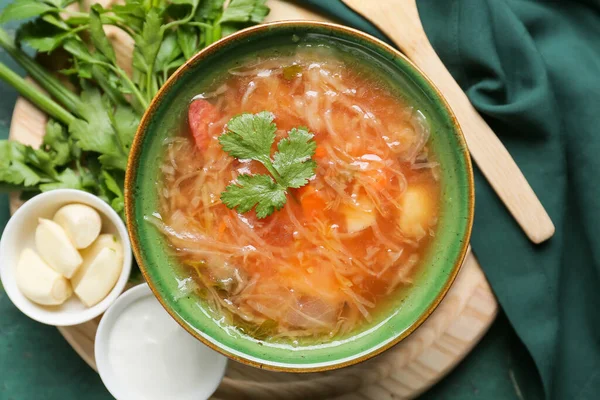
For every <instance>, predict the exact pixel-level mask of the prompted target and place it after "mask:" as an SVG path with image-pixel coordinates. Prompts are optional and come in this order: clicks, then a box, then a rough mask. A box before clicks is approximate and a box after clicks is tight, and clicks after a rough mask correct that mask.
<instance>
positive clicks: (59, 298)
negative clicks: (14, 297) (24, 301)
mask: <svg viewBox="0 0 600 400" xmlns="http://www.w3.org/2000/svg"><path fill="white" fill-rule="evenodd" d="M16 275H17V287H18V288H19V290H20V291H21V293H23V295H25V297H27V298H28V299H29V300H31V301H33V302H35V303H38V304H42V305H49V306H50V305H59V304H62V303H64V302H65V300H67V299H68V298H69V297H70V296H71V294H72V293H73V289H72V288H71V284H70V283H69V281H68V280H67V279H66V278H65V277H64V276H62V275H61V274H59V273H58V272H56V271H55V270H53V269H52V268H50V266H48V264H46V263H45V262H44V260H42V259H41V258H40V256H38V255H37V253H36V252H35V251H33V250H31V249H25V250H23V252H22V253H21V258H19V263H18V264H17V274H16Z"/></svg>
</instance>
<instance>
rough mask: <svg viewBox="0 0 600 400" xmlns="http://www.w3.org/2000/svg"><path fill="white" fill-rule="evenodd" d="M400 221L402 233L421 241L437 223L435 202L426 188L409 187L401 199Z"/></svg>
mask: <svg viewBox="0 0 600 400" xmlns="http://www.w3.org/2000/svg"><path fill="white" fill-rule="evenodd" d="M400 206H401V207H402V210H401V211H400V219H399V221H398V224H399V226H400V230H401V231H402V233H403V234H404V235H406V236H408V237H411V238H414V239H417V240H419V239H421V238H423V237H424V236H425V235H426V234H427V229H428V228H429V227H430V226H432V225H433V224H434V223H435V214H436V212H435V201H434V200H433V199H432V198H431V196H430V194H429V191H428V190H427V188H426V187H424V186H409V187H408V188H407V189H406V191H405V192H404V193H403V194H402V197H401V198H400Z"/></svg>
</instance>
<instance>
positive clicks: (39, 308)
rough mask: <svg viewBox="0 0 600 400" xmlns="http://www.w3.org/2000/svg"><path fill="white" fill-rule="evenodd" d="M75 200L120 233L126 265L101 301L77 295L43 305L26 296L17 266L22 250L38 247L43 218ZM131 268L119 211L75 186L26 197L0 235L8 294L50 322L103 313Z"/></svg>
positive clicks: (74, 321) (0, 265) (0, 264)
mask: <svg viewBox="0 0 600 400" xmlns="http://www.w3.org/2000/svg"><path fill="white" fill-rule="evenodd" d="M71 203H80V204H87V205H89V206H91V207H93V208H94V209H96V211H98V212H99V213H100V216H101V217H102V233H112V234H114V235H116V236H117V237H118V238H119V240H120V241H121V244H122V245H123V255H124V256H123V269H122V270H121V275H120V276H119V279H118V280H117V283H116V284H115V287H114V288H113V289H112V290H111V292H110V293H109V294H108V295H107V296H106V298H104V300H102V301H101V302H100V303H98V304H96V305H95V306H93V307H89V308H88V307H86V306H85V305H83V303H82V302H81V301H79V299H78V298H77V296H75V295H73V296H71V298H69V299H68V300H67V301H66V302H64V303H63V304H61V305H59V306H43V305H40V304H36V303H34V302H32V301H31V300H29V299H28V298H27V297H25V296H24V295H23V294H22V293H21V291H20V290H19V288H18V287H17V280H16V274H15V270H16V267H17V263H18V262H19V257H20V256H21V252H22V251H23V250H24V249H25V248H27V247H29V248H31V249H33V250H35V229H36V227H37V225H38V219H39V218H48V219H52V217H53V216H54V213H56V211H58V209H59V208H61V207H62V206H64V205H67V204H71ZM130 272H131V243H130V242H129V236H128V235H127V229H126V228H125V224H124V223H123V220H122V219H121V217H119V214H117V213H116V212H115V211H114V210H113V209H112V208H111V207H110V206H109V205H108V204H106V203H105V202H104V201H103V200H102V199H100V198H99V197H96V196H94V195H92V194H90V193H87V192H83V191H81V190H74V189H56V190H52V191H49V192H45V193H42V194H39V195H37V196H35V197H33V198H32V199H30V200H28V201H26V202H25V203H24V204H23V205H22V206H21V207H20V208H19V209H18V210H17V212H16V213H15V214H14V215H13V216H12V218H11V219H10V220H9V221H8V224H7V225H6V228H5V229H4V233H3V234H2V238H1V239H0V279H1V280H2V285H3V286H4V290H5V291H6V294H7V295H8V297H9V298H10V300H11V301H12V302H13V303H14V305H15V306H17V308H18V309H19V310H21V311H22V312H23V313H24V314H25V315H27V316H28V317H30V318H31V319H34V320H36V321H39V322H41V323H44V324H47V325H54V326H70V325H78V324H82V323H84V322H87V321H90V320H92V319H94V318H96V317H97V316H98V315H100V314H102V313H103V312H104V311H106V309H107V308H108V307H109V306H110V305H111V304H112V303H113V302H114V301H115V300H116V299H117V297H119V294H121V292H122V291H123V289H125V285H126V284H127V280H128V279H129V274H130Z"/></svg>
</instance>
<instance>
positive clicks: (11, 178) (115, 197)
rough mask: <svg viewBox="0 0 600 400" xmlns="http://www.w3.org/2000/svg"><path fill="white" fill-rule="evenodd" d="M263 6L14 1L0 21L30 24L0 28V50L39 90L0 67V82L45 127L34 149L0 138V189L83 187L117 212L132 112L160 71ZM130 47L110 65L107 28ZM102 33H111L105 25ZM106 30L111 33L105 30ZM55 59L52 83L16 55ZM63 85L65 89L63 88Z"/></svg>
mask: <svg viewBox="0 0 600 400" xmlns="http://www.w3.org/2000/svg"><path fill="white" fill-rule="evenodd" d="M265 1H266V0H231V1H229V2H228V4H227V5H226V4H225V3H226V1H225V0H171V1H166V0H125V2H124V3H123V4H120V5H114V6H113V7H111V8H109V9H105V8H103V7H102V6H101V5H99V4H95V5H93V6H92V7H91V9H90V10H89V11H80V10H77V9H76V8H75V7H73V6H72V5H71V3H74V1H73V0H16V1H15V2H13V3H12V4H10V5H8V6H7V7H6V8H5V9H4V11H3V13H2V14H1V15H0V23H3V22H7V21H15V20H25V19H31V20H30V21H29V22H27V23H25V24H24V25H22V26H21V28H20V29H19V30H18V31H17V34H16V38H15V40H13V39H12V38H10V37H9V35H8V34H7V33H6V32H5V31H4V30H2V29H0V46H1V47H2V48H3V49H4V50H5V51H6V52H7V53H8V54H10V55H11V56H12V57H13V58H14V59H15V61H17V62H18V63H19V64H20V65H21V66H22V67H23V68H24V69H25V70H26V71H27V73H28V74H29V76H30V77H31V78H33V79H34V80H35V81H36V82H37V83H38V84H39V86H41V87H42V88H43V89H44V90H45V92H42V91H40V90H39V89H38V88H37V87H36V86H34V85H32V84H30V83H29V82H27V81H25V80H24V79H22V78H21V77H20V76H18V75H17V74H16V73H14V72H13V71H11V70H10V69H9V68H8V67H7V66H6V65H4V64H2V63H0V78H1V79H3V80H4V81H6V82H7V83H9V84H10V85H12V86H14V87H15V88H16V89H17V90H18V91H19V92H20V93H21V95H23V96H25V97H26V98H27V99H29V100H30V101H31V102H32V103H34V104H35V105H36V106H37V107H39V108H40V109H41V110H43V111H44V112H46V113H47V114H48V116H49V117H50V121H49V122H48V124H47V126H46V134H45V137H44V141H43V144H42V146H41V147H40V148H39V149H33V148H31V147H29V146H25V145H23V144H20V143H17V142H9V141H0V189H3V190H26V191H46V190H51V189H56V188H75V189H81V190H86V191H89V192H92V193H94V194H97V195H99V196H101V197H103V198H104V199H105V200H106V201H107V202H108V203H109V204H111V205H112V207H113V208H114V209H115V210H117V211H118V212H121V211H122V210H123V190H122V187H123V180H124V171H125V168H126V165H127V158H128V154H129V148H130V146H131V143H132V140H133V136H134V134H135V132H136V130H137V126H138V124H139V121H140V118H141V115H142V114H143V112H144V110H145V109H146V108H147V106H148V104H149V102H150V101H151V99H152V98H153V97H154V95H155V94H156V92H157V91H158V89H159V88H160V87H161V86H162V85H163V84H164V83H165V81H166V80H167V79H168V77H169V75H170V74H171V73H173V72H174V71H175V69H177V68H178V67H179V66H181V65H182V64H183V63H184V62H185V61H186V60H187V59H188V58H190V57H191V56H192V55H194V54H195V53H196V52H197V51H199V50H200V49H202V48H204V47H206V46H208V45H209V44H211V43H213V42H215V41H216V40H218V39H220V38H221V37H222V36H224V35H226V34H229V33H232V32H234V31H236V30H238V29H240V28H243V27H246V26H248V25H251V24H255V23H259V22H261V21H262V20H263V18H264V17H265V16H266V15H267V14H268V12H269V9H268V7H266V6H265ZM109 26H110V27H115V28H118V30H119V33H120V34H123V35H126V36H128V37H129V38H130V39H131V41H132V42H133V44H134V46H133V57H132V63H131V65H126V66H124V65H120V64H119V63H118V62H117V61H118V57H117V51H116V50H115V48H114V47H113V44H112V42H111V40H109V38H108V37H107V35H106V33H105V32H106V28H107V27H109ZM115 28H112V29H115ZM109 29H111V28H109ZM22 45H27V46H29V47H31V48H33V49H34V50H36V51H37V52H38V53H52V54H55V53H56V54H59V55H60V54H63V55H66V56H67V59H68V65H67V66H66V67H65V68H64V69H62V70H61V71H60V75H61V77H60V78H59V77H56V76H54V75H52V74H50V73H49V72H48V71H47V70H46V69H45V68H44V67H42V66H41V65H39V64H38V63H37V62H36V61H35V60H34V59H32V58H30V57H29V56H28V55H27V54H26V53H25V52H24V51H23V50H22V48H21V47H22ZM68 87H70V88H71V89H72V90H71V89H69V88H68Z"/></svg>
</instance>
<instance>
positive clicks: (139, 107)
mask: <svg viewBox="0 0 600 400" xmlns="http://www.w3.org/2000/svg"><path fill="white" fill-rule="evenodd" d="M102 64H103V65H106V66H108V67H109V68H110V69H112V70H113V71H114V72H115V73H116V74H117V75H119V76H120V77H121V79H123V81H125V83H126V84H127V86H128V87H129V90H131V93H133V95H134V96H135V98H136V100H137V101H138V103H139V104H138V105H136V104H135V102H134V104H133V106H134V108H135V109H136V111H139V112H141V113H142V114H143V113H144V111H146V108H148V101H147V100H146V99H145V98H144V95H142V93H140V91H139V90H138V88H137V86H135V83H133V82H132V81H131V79H129V76H127V72H125V71H123V70H122V69H121V68H119V67H116V66H114V65H112V64H109V63H102Z"/></svg>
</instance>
